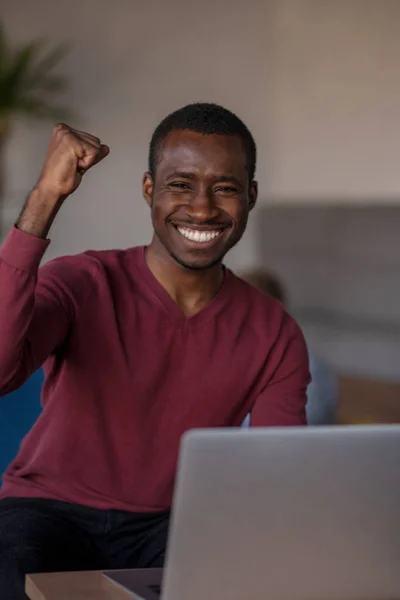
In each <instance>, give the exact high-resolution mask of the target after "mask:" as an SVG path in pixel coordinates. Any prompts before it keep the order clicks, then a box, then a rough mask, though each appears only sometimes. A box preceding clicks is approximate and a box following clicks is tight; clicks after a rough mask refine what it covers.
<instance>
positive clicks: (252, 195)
mask: <svg viewBox="0 0 400 600" xmlns="http://www.w3.org/2000/svg"><path fill="white" fill-rule="evenodd" d="M257 196H258V183H257V181H252V182H251V184H250V190H249V210H253V208H254V207H255V205H256V202H257Z"/></svg>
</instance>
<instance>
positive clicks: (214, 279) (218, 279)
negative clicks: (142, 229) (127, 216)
mask: <svg viewBox="0 0 400 600" xmlns="http://www.w3.org/2000/svg"><path fill="white" fill-rule="evenodd" d="M145 256H146V263H147V266H148V267H149V269H150V271H151V272H152V274H153V275H154V277H155V278H156V279H157V281H158V282H159V283H160V284H161V285H162V286H163V288H164V289H165V290H166V291H167V292H168V294H169V295H170V296H171V298H172V299H173V300H174V302H175V303H176V304H177V305H178V307H179V308H180V309H181V311H182V312H183V314H184V315H185V316H187V317H190V316H192V315H195V314H196V313H198V312H200V311H201V310H202V309H203V308H205V307H206V306H207V304H209V303H210V302H211V300H212V299H213V298H214V297H215V296H216V294H217V293H218V291H219V289H220V287H221V285H222V282H223V279H224V272H223V268H222V264H221V263H218V264H216V265H214V266H212V267H210V268H209V269H199V270H196V269H187V268H185V267H183V266H181V265H180V264H179V263H177V262H176V260H174V259H173V258H172V256H171V255H170V254H169V253H168V252H167V251H166V250H165V249H164V248H158V244H157V242H155V240H154V239H153V241H152V242H151V244H150V245H149V246H148V247H147V248H146V254H145Z"/></svg>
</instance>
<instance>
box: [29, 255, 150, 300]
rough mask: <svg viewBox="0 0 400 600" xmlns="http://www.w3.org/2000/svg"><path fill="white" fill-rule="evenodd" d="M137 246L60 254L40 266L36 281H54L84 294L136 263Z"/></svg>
mask: <svg viewBox="0 0 400 600" xmlns="http://www.w3.org/2000/svg"><path fill="white" fill-rule="evenodd" d="M139 253H140V248H130V249H128V250H87V251H86V252H82V253H80V254H75V255H71V256H61V257H59V258H55V259H53V260H51V261H49V262H47V263H45V264H44V265H43V266H42V267H41V268H40V269H39V284H42V285H51V284H53V285H57V286H59V287H62V288H69V289H70V290H73V291H75V292H78V293H79V295H80V296H82V295H87V294H89V293H90V291H91V290H92V289H93V288H95V287H96V286H97V284H98V283H99V282H101V281H102V280H104V279H105V278H106V279H107V278H109V277H110V276H112V275H113V274H114V275H115V274H116V273H118V272H120V271H123V270H124V269H126V264H127V262H128V261H129V262H130V263H135V261H136V259H137V255H138V254H139Z"/></svg>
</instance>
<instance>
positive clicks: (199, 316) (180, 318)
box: [136, 246, 235, 327]
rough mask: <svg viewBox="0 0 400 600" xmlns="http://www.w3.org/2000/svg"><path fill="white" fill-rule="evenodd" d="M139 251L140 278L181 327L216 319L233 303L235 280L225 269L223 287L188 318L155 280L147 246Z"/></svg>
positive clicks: (174, 321) (172, 319)
mask: <svg viewBox="0 0 400 600" xmlns="http://www.w3.org/2000/svg"><path fill="white" fill-rule="evenodd" d="M137 250H138V260H137V263H136V264H137V267H138V271H139V276H140V278H141V279H142V281H143V282H144V283H145V284H146V285H147V286H148V287H149V288H150V289H151V291H152V292H153V293H154V294H155V295H156V296H157V298H158V300H159V301H160V302H161V304H162V306H163V307H164V309H165V311H166V312H167V314H168V316H169V317H170V319H171V321H172V322H173V323H175V324H176V325H179V326H185V327H191V326H198V325H200V324H202V323H203V322H206V321H208V320H210V319H212V318H214V317H216V316H217V315H218V314H219V313H220V312H222V311H223V310H224V308H225V306H226V305H227V303H228V302H229V301H231V299H232V298H231V292H232V288H233V284H234V280H235V276H234V275H233V273H232V272H231V271H230V270H229V269H227V268H226V267H224V280H223V282H222V285H221V287H220V289H219V291H218V292H217V294H216V295H215V296H214V298H213V299H212V300H210V302H209V303H208V304H207V305H206V306H205V307H204V308H202V309H201V310H200V311H199V312H198V313H196V314H194V315H192V316H190V317H187V316H185V315H184V313H183V312H182V311H181V309H180V308H179V306H178V305H177V304H176V302H175V301H174V300H173V299H172V298H171V296H170V295H169V294H168V292H167V291H166V289H165V288H164V287H163V286H162V285H161V283H160V282H159V281H158V280H157V279H156V278H155V276H154V275H153V273H152V272H151V271H150V269H149V267H148V265H147V262H146V258H145V250H146V247H145V246H140V247H139V248H137Z"/></svg>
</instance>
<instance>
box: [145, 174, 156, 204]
mask: <svg viewBox="0 0 400 600" xmlns="http://www.w3.org/2000/svg"><path fill="white" fill-rule="evenodd" d="M153 190H154V181H153V176H152V174H151V173H150V172H149V171H146V173H145V174H144V175H143V182H142V192H143V197H144V199H145V200H146V202H147V204H148V205H149V206H150V208H151V205H152V204H153Z"/></svg>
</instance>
